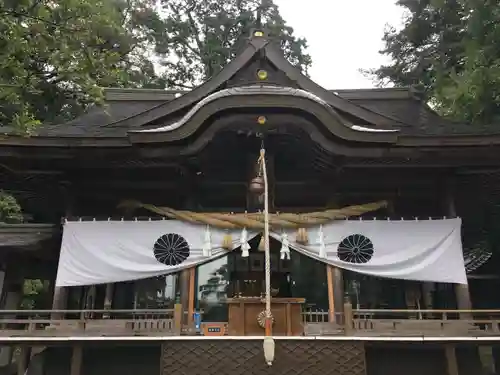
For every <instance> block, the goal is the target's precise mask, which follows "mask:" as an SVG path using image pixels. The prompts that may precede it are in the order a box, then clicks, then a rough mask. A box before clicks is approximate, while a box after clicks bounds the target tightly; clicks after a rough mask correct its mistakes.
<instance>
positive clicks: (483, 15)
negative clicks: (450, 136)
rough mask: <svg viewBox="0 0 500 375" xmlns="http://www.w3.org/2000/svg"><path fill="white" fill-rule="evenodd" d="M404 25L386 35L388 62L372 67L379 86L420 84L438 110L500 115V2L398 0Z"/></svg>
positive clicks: (480, 118)
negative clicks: (403, 16) (404, 14)
mask: <svg viewBox="0 0 500 375" xmlns="http://www.w3.org/2000/svg"><path fill="white" fill-rule="evenodd" d="M398 5H400V6H402V7H404V8H405V10H406V12H407V15H406V17H405V22H404V27H403V28H402V29H401V30H396V29H394V28H390V29H388V30H387V31H386V33H385V35H384V42H385V48H384V50H383V51H382V53H383V54H386V55H388V56H389V57H390V58H391V60H392V62H391V63H390V64H389V65H387V66H382V67H380V68H378V69H375V70H373V71H371V72H370V73H372V74H373V75H374V76H375V77H376V78H377V79H378V81H379V83H380V84H381V85H384V84H387V83H389V82H392V83H394V84H395V85H396V86H409V85H418V86H420V87H422V88H423V89H425V91H426V92H427V94H428V95H429V97H430V99H431V101H432V103H433V104H434V105H435V106H436V109H438V110H439V111H440V112H441V113H442V114H444V115H446V116H449V117H451V118H453V119H457V120H465V121H470V122H473V123H490V122H496V121H499V120H500V49H499V48H498V44H499V43H500V7H498V4H497V2H496V1H492V0H467V1H463V0H399V1H398Z"/></svg>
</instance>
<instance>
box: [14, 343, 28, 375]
mask: <svg viewBox="0 0 500 375" xmlns="http://www.w3.org/2000/svg"><path fill="white" fill-rule="evenodd" d="M30 357H31V348H30V347H29V346H21V347H20V348H19V357H18V358H17V375H24V374H25V373H26V370H27V369H28V365H29V361H30Z"/></svg>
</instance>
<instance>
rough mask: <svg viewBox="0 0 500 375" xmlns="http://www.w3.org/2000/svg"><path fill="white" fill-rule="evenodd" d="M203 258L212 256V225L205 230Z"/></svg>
mask: <svg viewBox="0 0 500 375" xmlns="http://www.w3.org/2000/svg"><path fill="white" fill-rule="evenodd" d="M203 256H204V257H210V256H212V234H211V233H210V225H207V227H206V229H205V241H204V242H203Z"/></svg>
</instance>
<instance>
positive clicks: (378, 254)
mask: <svg viewBox="0 0 500 375" xmlns="http://www.w3.org/2000/svg"><path fill="white" fill-rule="evenodd" d="M460 228H461V220H460V219H458V218H457V219H445V220H422V221H417V220H409V221H403V220H402V221H386V220H376V221H375V220H374V221H371V220H370V221H351V220H347V221H334V222H331V223H329V224H326V225H323V226H322V228H321V227H316V228H310V229H308V237H309V242H308V244H307V245H301V244H298V243H297V242H295V235H294V231H288V232H287V234H288V238H289V239H290V247H291V248H292V249H294V250H296V251H299V252H300V253H302V254H304V255H307V256H310V257H312V258H315V259H317V260H319V261H321V262H325V263H329V264H332V265H335V266H337V267H339V268H343V269H347V270H350V271H354V272H358V273H362V274H365V275H373V276H380V277H387V278H394V279H403V280H417V281H433V282H443V283H457V284H467V276H466V273H465V266H464V258H463V253H462V240H461V230H460ZM321 232H322V233H321ZM281 236H282V235H281V234H280V233H274V234H273V237H274V238H275V239H277V240H279V239H280V238H281ZM321 239H322V240H323V241H321ZM322 242H323V246H324V248H323V251H322ZM341 243H342V245H341ZM339 246H341V251H339ZM343 260H344V261H343ZM357 262H358V263H357Z"/></svg>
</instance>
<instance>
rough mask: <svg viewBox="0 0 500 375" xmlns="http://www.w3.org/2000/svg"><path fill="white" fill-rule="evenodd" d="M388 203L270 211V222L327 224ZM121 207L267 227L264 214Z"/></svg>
mask: <svg viewBox="0 0 500 375" xmlns="http://www.w3.org/2000/svg"><path fill="white" fill-rule="evenodd" d="M386 206H387V202H386V201H380V202H375V203H367V204H362V205H357V206H348V207H344V208H339V209H331V210H325V211H317V212H308V213H301V214H291V213H280V214H269V225H270V227H271V228H273V229H276V230H278V229H282V228H294V229H297V228H306V227H310V226H314V225H321V224H326V223H328V222H330V221H333V220H342V219H348V218H350V217H356V216H361V215H363V214H365V213H368V212H373V211H376V210H378V209H380V208H383V207H386ZM119 207H120V208H122V209H129V210H133V209H138V208H144V209H146V210H148V211H151V212H154V213H156V214H158V215H161V216H165V217H167V218H170V219H176V220H181V221H185V222H188V223H192V224H205V225H210V226H212V227H214V228H220V229H241V228H247V229H260V230H263V229H264V214H263V213H241V214H239V213H237V214H234V213H221V212H193V211H179V210H174V209H173V208H169V207H158V206H155V205H152V204H144V203H140V202H137V201H125V202H122V203H121V204H120V205H119Z"/></svg>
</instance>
